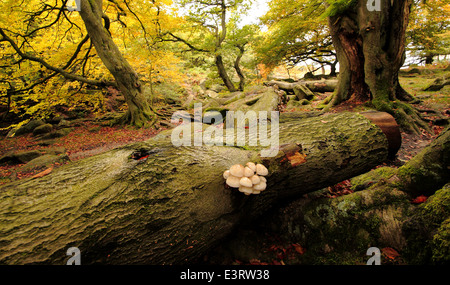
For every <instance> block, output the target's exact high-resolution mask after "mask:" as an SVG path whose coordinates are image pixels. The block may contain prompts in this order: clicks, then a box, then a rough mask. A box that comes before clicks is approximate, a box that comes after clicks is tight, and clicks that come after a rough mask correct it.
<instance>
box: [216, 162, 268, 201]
mask: <svg viewBox="0 0 450 285" xmlns="http://www.w3.org/2000/svg"><path fill="white" fill-rule="evenodd" d="M255 172H256V174H255ZM267 174H269V171H268V170H267V168H266V167H265V166H264V165H262V164H259V163H258V164H255V163H253V162H248V163H247V164H245V166H243V165H242V164H235V165H233V166H231V167H230V169H229V170H225V172H224V173H223V178H224V179H225V180H226V184H227V185H228V186H230V187H232V188H239V192H242V193H244V194H245V195H250V194H259V193H260V192H261V191H264V190H265V189H266V187H267V184H266V182H267V179H266V178H265V177H264V176H266V175H267Z"/></svg>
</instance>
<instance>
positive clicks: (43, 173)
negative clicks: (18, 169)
mask: <svg viewBox="0 0 450 285" xmlns="http://www.w3.org/2000/svg"><path fill="white" fill-rule="evenodd" d="M52 170H53V166H52V167H50V168H47V169H46V170H44V171H42V172H39V173H38V174H36V175H33V176H32V177H31V178H33V179H34V178H41V177H44V176H45V175H47V174H49V173H50V172H52Z"/></svg>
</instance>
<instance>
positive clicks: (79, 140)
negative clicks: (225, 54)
mask: <svg viewBox="0 0 450 285" xmlns="http://www.w3.org/2000/svg"><path fill="white" fill-rule="evenodd" d="M441 75H442V74H436V72H433V71H428V69H423V70H421V71H420V72H419V73H417V74H415V73H414V74H407V75H405V76H402V77H401V78H400V83H401V84H402V86H403V88H404V89H405V90H406V91H407V92H409V93H410V94H411V95H413V96H414V97H415V98H417V99H419V102H418V103H417V104H414V106H415V107H416V108H417V109H420V110H431V109H433V110H437V111H438V112H440V113H441V115H443V116H445V117H447V118H450V86H445V87H444V88H443V89H441V90H440V91H434V92H425V91H422V88H423V87H424V86H426V85H427V84H429V83H431V82H432V81H433V80H434V79H435V78H436V77H437V76H441ZM329 95H330V93H324V94H320V93H318V94H317V96H316V98H315V99H314V101H313V102H311V104H309V105H307V106H299V107H295V108H291V109H289V108H284V109H283V111H284V112H294V111H311V110H313V109H314V107H315V106H316V105H317V104H319V103H320V102H321V101H322V100H323V99H325V98H326V97H327V96H329ZM363 110H364V106H363V105H355V104H341V105H340V106H338V107H336V108H334V109H332V110H331V112H344V111H351V112H359V111H363ZM422 114H423V115H424V116H426V118H427V119H428V120H429V126H430V129H431V130H432V132H431V133H428V132H425V131H423V132H422V133H421V134H419V135H417V134H411V133H406V132H404V131H402V132H401V135H402V146H401V148H400V150H399V151H398V154H397V158H396V160H395V161H390V162H387V163H384V164H383V165H380V166H379V167H381V166H390V167H399V166H400V165H402V164H404V163H406V162H407V161H408V160H409V159H411V158H412V157H414V156H415V155H416V154H417V153H418V152H419V151H421V150H422V149H423V148H424V147H426V146H427V145H428V144H429V143H430V142H431V141H432V140H433V139H435V138H436V137H437V136H438V135H439V133H440V132H441V131H442V130H443V129H444V127H445V126H444V125H441V124H440V123H439V120H438V118H437V117H436V116H434V114H433V113H427V112H425V111H424V112H422ZM164 129H165V128H164V127H161V126H159V128H158V129H157V128H147V129H145V128H142V129H136V128H133V127H124V126H108V124H107V123H105V122H104V121H101V120H97V119H96V118H92V117H89V118H79V119H75V120H73V121H70V132H69V133H68V134H67V135H65V136H62V137H58V138H54V139H52V140H51V143H48V144H47V143H43V141H42V140H41V139H39V137H35V136H33V135H32V134H26V135H21V136H17V137H12V138H6V137H3V138H0V158H1V157H2V156H5V155H6V154H8V153H11V152H20V151H22V152H26V151H36V150H38V151H40V152H43V153H53V152H54V151H55V150H58V153H59V156H65V157H66V158H67V159H63V160H56V161H52V162H51V163H50V164H46V165H42V166H41V167H37V168H27V167H26V164H25V163H18V164H12V165H7V164H6V165H5V164H3V165H0V185H1V184H4V183H8V182H11V181H15V180H19V179H24V178H27V177H31V176H39V175H45V174H47V173H49V172H51V171H52V169H53V168H57V167H59V166H61V165H64V164H67V163H71V162H73V161H76V160H79V159H82V158H85V157H89V156H92V155H96V154H99V153H102V152H105V151H108V150H110V149H113V148H116V147H119V146H122V145H125V144H129V143H132V142H138V141H143V140H147V139H149V138H151V137H153V136H155V135H156V134H157V133H158V132H160V131H161V130H164ZM350 183H351V182H350V180H346V181H342V182H341V183H338V184H336V185H334V186H330V187H328V188H327V189H323V190H324V191H321V193H323V194H321V195H323V197H327V198H335V197H337V196H342V195H346V194H349V193H352V190H351V184H350ZM261 233H262V234H261ZM246 240H247V241H251V242H246ZM232 247H234V250H230V248H232ZM305 250H308V249H307V248H304V247H302V245H300V244H298V243H295V242H292V241H288V240H285V239H284V238H283V237H282V236H280V235H278V234H276V233H274V232H266V228H264V229H263V230H259V231H258V225H256V224H255V225H254V228H247V229H240V230H238V231H237V232H236V234H235V235H233V236H231V237H230V239H229V240H228V241H224V243H222V245H221V246H219V247H217V248H215V249H213V250H212V251H211V252H209V253H207V254H206V255H205V256H204V257H202V260H200V262H202V263H205V264H255V265H263V264H271V265H283V264H292V263H294V264H295V262H296V260H298V258H299V256H300V255H302V254H303V253H304V252H305ZM385 251H386V252H385ZM236 253H237V254H236ZM383 253H384V254H387V255H389V254H390V255H392V256H396V254H397V253H396V252H395V250H393V249H390V248H384V249H383ZM393 260H395V258H393ZM393 264H395V262H393Z"/></svg>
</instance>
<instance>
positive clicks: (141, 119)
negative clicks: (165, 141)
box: [80, 0, 156, 127]
mask: <svg viewBox="0 0 450 285" xmlns="http://www.w3.org/2000/svg"><path fill="white" fill-rule="evenodd" d="M102 9H103V0H81V10H80V16H81V18H82V19H83V22H84V24H85V26H86V30H87V32H88V35H89V38H90V39H91V41H92V43H93V44H94V47H95V50H96V51H97V54H98V56H99V57H100V59H101V60H102V62H103V64H104V65H105V66H106V68H107V69H108V70H109V71H110V72H111V74H112V75H113V77H114V79H115V81H116V83H117V86H118V87H119V90H120V91H121V93H122V94H123V96H124V98H125V100H126V103H127V106H128V110H127V113H126V115H125V117H124V118H123V120H124V121H125V122H126V123H130V124H131V125H135V126H137V127H142V126H148V125H152V124H153V123H154V122H155V120H156V114H155V113H154V112H153V110H152V108H151V106H150V105H149V103H148V101H147V98H146V96H145V95H144V92H143V86H142V82H141V81H140V80H139V77H138V75H137V73H136V72H135V70H134V69H133V68H132V67H131V65H130V64H129V63H128V61H127V60H126V59H125V58H124V57H123V55H122V53H121V52H120V51H119V49H118V47H117V45H116V44H115V43H114V41H113V39H112V37H111V34H110V32H109V31H108V30H107V29H106V28H105V27H104V26H103V23H102V17H103V10H102Z"/></svg>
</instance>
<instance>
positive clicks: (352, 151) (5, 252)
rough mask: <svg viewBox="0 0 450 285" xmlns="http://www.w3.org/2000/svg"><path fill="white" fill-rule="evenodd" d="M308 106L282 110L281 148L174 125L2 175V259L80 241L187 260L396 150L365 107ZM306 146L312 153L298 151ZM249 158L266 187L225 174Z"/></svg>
mask: <svg viewBox="0 0 450 285" xmlns="http://www.w3.org/2000/svg"><path fill="white" fill-rule="evenodd" d="M303 116H304V115H296V114H289V115H288V116H286V117H283V118H282V119H281V120H280V144H281V147H280V152H279V153H278V156H276V157H274V158H265V159H262V158H261V157H259V150H260V149H258V147H254V148H252V149H245V148H238V147H226V146H212V147H206V146H202V147H174V146H173V145H172V143H171V140H170V137H171V131H170V130H169V131H165V132H162V133H160V134H159V135H158V136H156V137H155V138H153V139H150V140H148V141H146V142H141V143H136V144H132V145H128V146H124V147H120V148H117V149H114V150H112V151H108V152H105V153H103V154H100V155H96V156H93V157H90V158H86V159H83V160H79V161H76V162H74V163H72V164H69V165H65V166H62V167H60V168H58V169H56V170H54V171H53V172H52V173H50V174H49V175H47V176H44V177H42V178H38V179H26V180H20V181H16V182H13V183H10V184H6V185H3V186H1V187H0V263H2V264H65V262H66V261H67V259H68V257H67V256H66V250H67V249H68V248H69V247H72V246H75V247H78V248H79V249H80V250H81V262H82V264H96V263H100V264H183V263H187V262H189V261H191V260H193V259H195V258H197V257H198V256H201V255H202V254H203V253H204V252H205V251H207V250H208V249H210V248H211V247H212V246H214V245H216V244H217V243H218V242H220V241H221V240H222V239H223V238H224V237H225V236H227V235H228V234H229V233H230V232H232V230H233V229H234V228H235V227H236V226H237V225H238V224H239V223H241V222H243V221H250V220H252V219H254V218H256V217H258V216H259V215H260V214H261V213H264V212H265V211H266V210H268V209H269V208H270V207H271V206H272V205H273V204H274V203H275V202H277V201H280V200H283V199H292V198H295V197H298V196H299V195H302V194H304V193H308V192H311V191H314V190H317V189H321V188H322V187H325V186H328V185H332V184H334V183H337V182H339V181H342V180H344V179H348V178H350V177H354V176H355V175H358V174H361V173H365V172H366V171H368V170H369V169H371V168H372V167H374V166H376V165H378V164H380V163H381V162H383V161H384V160H385V159H386V158H387V155H388V142H387V139H386V137H385V136H384V134H383V132H382V131H381V129H380V128H378V127H377V126H376V125H374V124H373V123H372V122H371V121H370V120H368V119H366V118H365V117H364V116H362V115H359V114H356V113H343V114H329V115H322V116H313V117H311V118H304V117H303ZM299 118H302V119H299ZM204 127H206V126H205V125H204ZM300 154H301V155H302V157H303V156H306V157H305V159H306V161H301V162H299V161H298V160H297V159H296V158H298V157H299V155H300ZM147 155H148V157H147V158H144V159H140V160H139V158H142V157H146V156H147ZM248 161H254V162H261V163H264V164H265V165H266V166H267V167H268V169H269V175H268V176H267V180H268V183H267V185H268V186H267V189H266V190H265V191H264V192H262V193H261V194H260V195H252V196H245V195H243V194H242V193H240V192H238V191H237V190H236V189H230V188H227V187H226V186H225V184H224V179H223V177H222V173H223V171H224V170H226V169H228V168H229V167H230V166H231V165H233V164H236V163H242V164H245V163H246V162H248Z"/></svg>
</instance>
